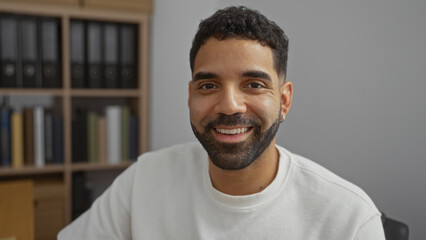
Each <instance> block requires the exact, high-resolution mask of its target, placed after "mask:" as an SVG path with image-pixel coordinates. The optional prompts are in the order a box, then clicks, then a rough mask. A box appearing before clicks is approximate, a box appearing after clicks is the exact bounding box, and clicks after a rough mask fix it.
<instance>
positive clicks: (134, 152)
mask: <svg viewBox="0 0 426 240" xmlns="http://www.w3.org/2000/svg"><path fill="white" fill-rule="evenodd" d="M129 129H130V130H129V146H128V147H129V159H130V160H132V161H134V160H136V159H137V158H138V155H139V151H138V146H139V138H138V136H139V134H138V133H139V126H138V118H137V117H136V115H133V114H131V115H130V116H129Z"/></svg>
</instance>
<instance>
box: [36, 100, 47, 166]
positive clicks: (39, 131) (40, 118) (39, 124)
mask: <svg viewBox="0 0 426 240" xmlns="http://www.w3.org/2000/svg"><path fill="white" fill-rule="evenodd" d="M44 151H45V148H44V108H43V107H40V106H38V107H35V108H34V163H35V165H36V166H37V167H42V166H44V165H45V152H44Z"/></svg>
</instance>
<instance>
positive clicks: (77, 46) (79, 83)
mask: <svg viewBox="0 0 426 240" xmlns="http://www.w3.org/2000/svg"><path fill="white" fill-rule="evenodd" d="M85 39H86V31H85V22H84V21H78V20H72V21H71V24H70V48H71V49H70V50H71V51H70V60H71V84H72V87H73V88H85V87H87V86H86V82H85V81H86V58H85V52H86V49H85V48H86V45H85Z"/></svg>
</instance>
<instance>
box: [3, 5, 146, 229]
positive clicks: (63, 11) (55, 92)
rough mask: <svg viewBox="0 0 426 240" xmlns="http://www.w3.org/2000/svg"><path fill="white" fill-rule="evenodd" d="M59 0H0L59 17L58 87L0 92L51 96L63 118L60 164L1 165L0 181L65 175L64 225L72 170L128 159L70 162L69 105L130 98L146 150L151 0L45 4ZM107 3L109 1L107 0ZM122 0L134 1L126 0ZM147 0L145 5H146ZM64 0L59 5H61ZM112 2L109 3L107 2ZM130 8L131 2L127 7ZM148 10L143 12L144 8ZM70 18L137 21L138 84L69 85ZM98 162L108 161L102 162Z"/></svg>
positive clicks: (10, 9) (21, 10)
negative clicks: (124, 86) (118, 4)
mask: <svg viewBox="0 0 426 240" xmlns="http://www.w3.org/2000/svg"><path fill="white" fill-rule="evenodd" d="M55 1H57V0H51V1H50V0H40V1H39V2H40V3H34V2H37V1H29V0H28V1H24V0H22V1H12V2H8V1H2V0H0V13H13V14H25V15H33V16H48V17H55V18H58V19H60V29H61V38H60V39H61V45H60V46H61V54H60V56H61V64H62V65H61V74H62V87H61V88H56V89H44V88H1V87H0V95H7V96H19V95H23V96H51V97H53V98H55V99H57V100H56V101H57V103H56V105H59V107H58V106H56V107H57V108H59V111H60V112H61V113H62V116H63V120H64V128H63V134H64V163H63V164H61V165H46V166H44V167H35V166H24V167H21V168H13V167H0V182H1V181H6V180H13V179H22V178H26V179H27V178H28V179H31V178H40V177H47V178H48V177H49V176H50V175H54V176H55V177H57V176H58V175H59V176H60V177H61V178H62V179H63V183H64V186H65V220H64V221H65V223H69V222H71V220H72V178H73V173H74V172H90V171H98V172H99V171H101V172H102V171H107V170H118V171H121V170H124V169H125V168H127V167H128V166H129V165H131V163H132V162H131V161H124V162H122V163H119V164H115V165H110V164H107V163H73V162H72V136H71V135H72V113H73V107H74V106H73V104H74V102H75V101H76V100H79V99H81V98H93V99H124V100H125V101H127V102H129V105H130V108H131V109H132V110H133V111H134V112H136V115H137V118H138V129H139V130H138V143H139V144H138V153H139V154H141V153H143V152H146V151H147V150H148V146H149V142H148V131H149V122H148V121H149V116H148V106H149V103H148V101H149V39H150V37H149V32H150V11H151V7H152V5H151V1H146V0H144V1H142V2H145V3H144V4H145V5H144V6H143V7H140V8H139V9H140V10H143V11H142V12H140V11H139V12H137V11H134V9H133V10H132V11H128V10H126V9H123V8H121V9H120V8H118V9H120V10H113V9H112V8H111V9H110V10H108V9H101V8H97V7H96V6H97V5H96V4H97V3H98V2H101V1H88V3H90V4H89V5H90V8H85V7H84V6H85V5H84V4H81V3H82V2H84V1H75V0H61V1H57V2H59V4H46V3H50V2H55ZM109 2H111V1H109ZM124 2H134V1H130V0H125V1H124ZM147 2H148V3H147ZM62 3H63V4H62ZM110 5H111V3H109V6H110ZM129 6H130V5H129ZM145 10H146V11H145ZM72 19H79V20H94V21H105V22H118V23H131V24H136V25H137V34H138V36H137V39H138V42H137V45H138V47H137V73H138V75H137V84H136V88H132V89H104V88H102V89H87V88H84V89H82V88H77V89H75V88H72V87H71V85H72V84H71V76H70V72H71V71H70V68H71V67H70V64H71V63H70V43H69V39H70V21H71V20H72ZM99 162H106V161H105V160H101V161H99Z"/></svg>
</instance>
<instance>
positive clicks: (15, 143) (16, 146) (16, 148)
mask: <svg viewBox="0 0 426 240" xmlns="http://www.w3.org/2000/svg"><path fill="white" fill-rule="evenodd" d="M11 120H12V121H11V128H12V134H11V139H12V166H13V167H16V168H19V167H22V166H23V165H24V131H23V130H24V129H23V128H24V126H23V125H24V121H23V114H22V112H19V111H16V112H13V113H12V117H11Z"/></svg>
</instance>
